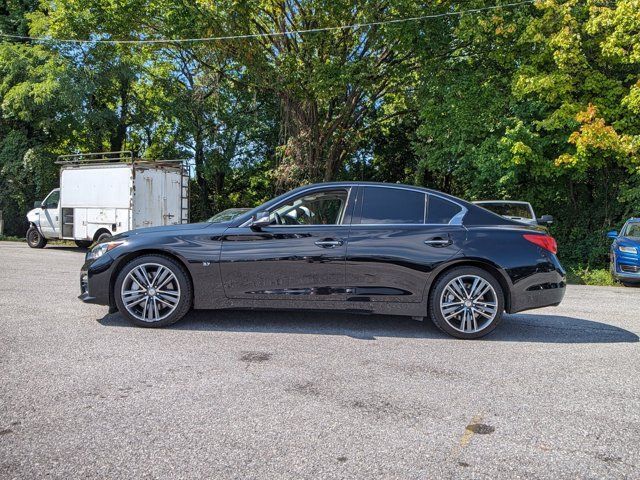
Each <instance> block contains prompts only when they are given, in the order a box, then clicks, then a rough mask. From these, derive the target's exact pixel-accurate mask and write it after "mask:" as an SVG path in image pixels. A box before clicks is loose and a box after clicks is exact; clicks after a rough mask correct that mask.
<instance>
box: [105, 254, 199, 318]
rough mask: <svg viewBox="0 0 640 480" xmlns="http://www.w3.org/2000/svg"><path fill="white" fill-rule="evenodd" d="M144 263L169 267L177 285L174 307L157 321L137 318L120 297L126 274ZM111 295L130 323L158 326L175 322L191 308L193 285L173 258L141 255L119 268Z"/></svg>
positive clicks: (183, 269)
mask: <svg viewBox="0 0 640 480" xmlns="http://www.w3.org/2000/svg"><path fill="white" fill-rule="evenodd" d="M145 264H154V265H161V266H163V267H165V268H167V269H169V270H170V271H171V273H173V275H174V277H175V279H176V281H177V282H178V285H179V291H180V294H179V300H178V302H177V305H176V306H175V307H174V310H173V312H171V313H170V314H169V315H168V316H167V317H166V318H162V319H161V320H157V321H145V320H141V319H139V318H137V317H136V316H135V315H133V314H131V313H130V312H129V310H128V309H127V307H126V306H125V304H124V301H123V299H122V285H123V283H124V282H125V280H126V279H127V276H128V275H129V273H131V272H132V271H133V270H134V269H135V268H137V267H139V266H141V265H145ZM113 296H114V299H115V301H116V305H117V307H118V310H119V311H120V313H121V314H122V315H123V316H124V317H125V318H127V319H129V320H130V321H131V322H132V323H134V324H135V325H137V326H139V327H146V328H158V327H166V326H167V325H171V324H173V323H176V322H177V321H178V320H180V319H181V318H182V317H184V316H185V315H186V314H187V313H188V312H189V310H191V305H192V303H193V286H192V285H191V280H190V279H189V275H188V274H187V272H186V270H185V268H184V267H183V266H182V265H181V264H180V263H178V262H177V261H175V260H174V259H172V258H170V257H166V256H164V255H143V256H141V257H137V258H135V259H133V260H131V261H130V262H129V263H127V264H126V265H125V266H124V267H123V268H122V270H120V273H119V274H118V277H117V279H116V282H115V285H114V289H113Z"/></svg>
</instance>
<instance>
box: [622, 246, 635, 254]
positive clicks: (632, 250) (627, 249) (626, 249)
mask: <svg viewBox="0 0 640 480" xmlns="http://www.w3.org/2000/svg"><path fill="white" fill-rule="evenodd" d="M618 250H620V251H621V252H622V253H633V254H634V255H635V254H636V253H638V249H636V247H622V246H620V247H618Z"/></svg>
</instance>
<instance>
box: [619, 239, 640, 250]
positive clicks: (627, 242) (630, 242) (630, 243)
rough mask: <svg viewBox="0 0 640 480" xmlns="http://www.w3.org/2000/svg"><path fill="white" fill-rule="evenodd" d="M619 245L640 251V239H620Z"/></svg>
mask: <svg viewBox="0 0 640 480" xmlns="http://www.w3.org/2000/svg"><path fill="white" fill-rule="evenodd" d="M617 243H618V246H620V247H636V248H639V249H640V238H631V237H618V241H617Z"/></svg>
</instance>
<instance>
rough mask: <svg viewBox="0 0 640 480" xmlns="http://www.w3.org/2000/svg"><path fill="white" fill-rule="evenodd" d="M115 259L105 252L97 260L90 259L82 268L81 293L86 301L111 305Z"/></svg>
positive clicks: (81, 296)
mask: <svg viewBox="0 0 640 480" xmlns="http://www.w3.org/2000/svg"><path fill="white" fill-rule="evenodd" d="M113 267H114V260H113V258H112V257H111V256H110V255H109V253H105V254H104V255H102V256H101V257H99V258H98V259H96V260H88V261H86V262H85V264H84V265H83V266H82V268H81V269H80V295H79V296H78V298H79V299H80V300H82V301H83V302H85V303H93V304H97V305H111V303H112V302H111V298H110V297H111V277H112V273H113Z"/></svg>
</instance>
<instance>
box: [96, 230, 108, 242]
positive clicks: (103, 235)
mask: <svg viewBox="0 0 640 480" xmlns="http://www.w3.org/2000/svg"><path fill="white" fill-rule="evenodd" d="M110 238H111V234H110V233H107V232H104V233H101V234H100V235H98V238H96V243H101V242H106V241H107V240H109V239H110Z"/></svg>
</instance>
